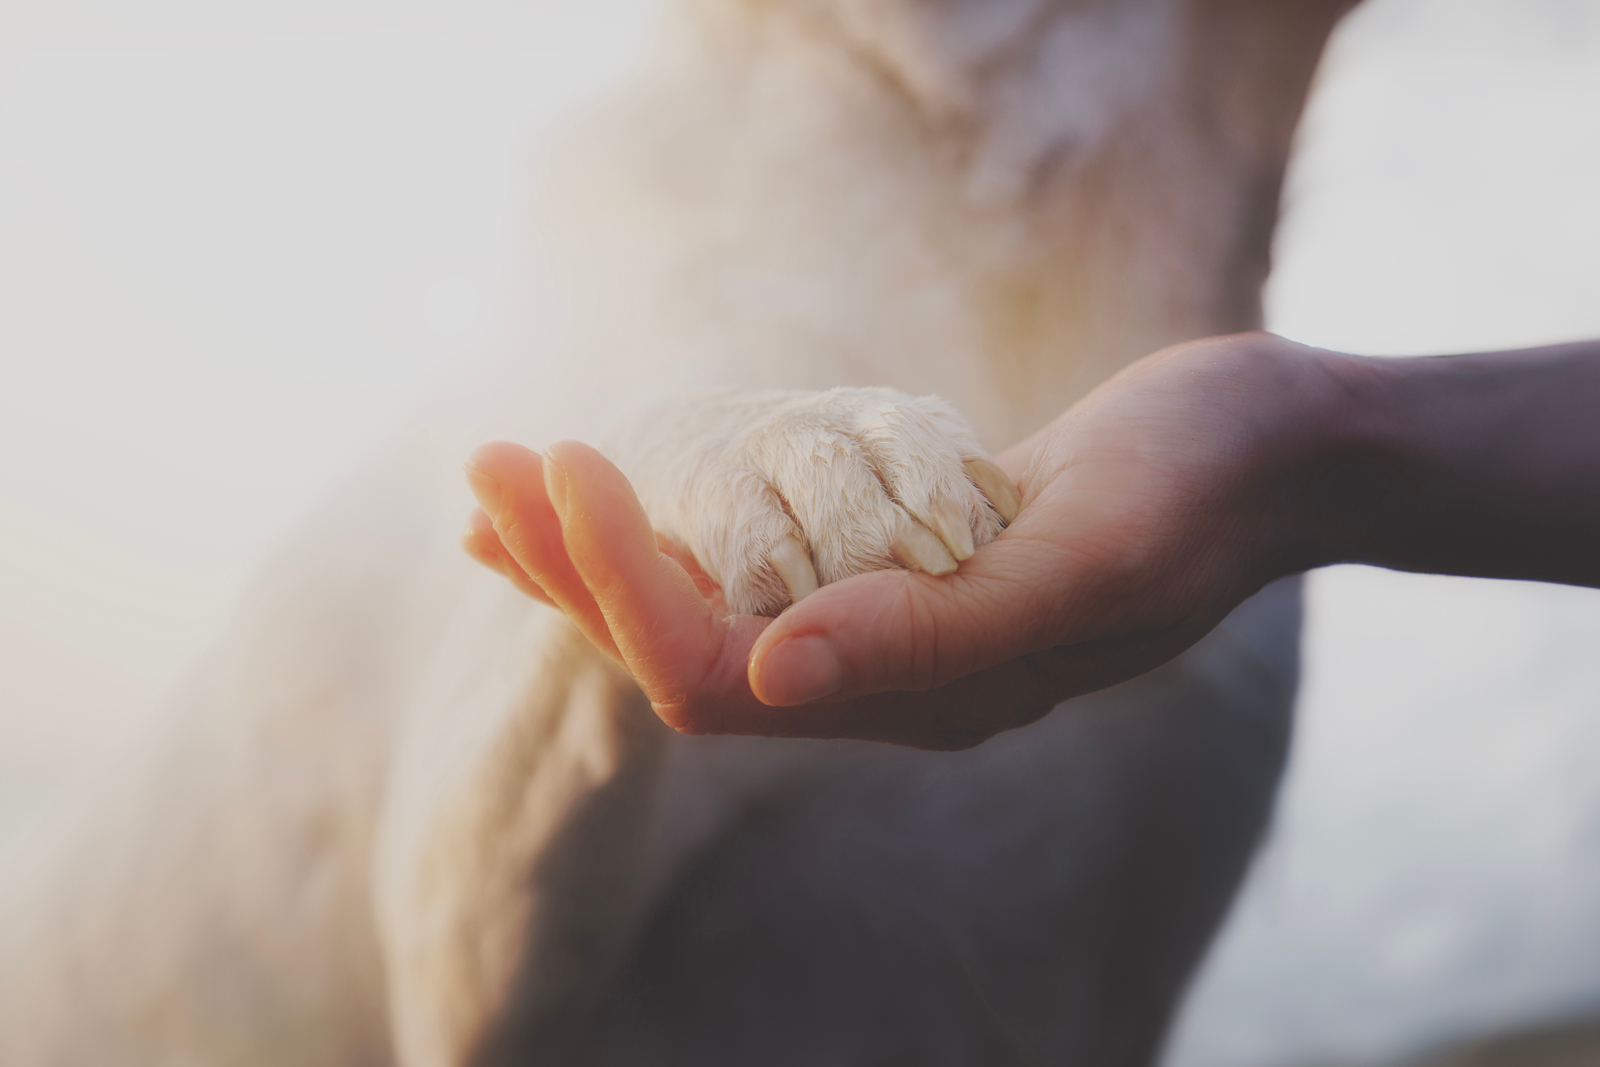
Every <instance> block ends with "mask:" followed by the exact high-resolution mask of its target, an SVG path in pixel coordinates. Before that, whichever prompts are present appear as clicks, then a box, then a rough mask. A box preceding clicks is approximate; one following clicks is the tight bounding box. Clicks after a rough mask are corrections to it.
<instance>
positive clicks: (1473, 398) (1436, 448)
mask: <svg viewBox="0 0 1600 1067" xmlns="http://www.w3.org/2000/svg"><path fill="white" fill-rule="evenodd" d="M1328 368H1329V378H1330V382H1331V383H1332V388H1331V389H1330V390H1329V391H1328V394H1327V395H1328V397H1329V400H1328V401H1327V406H1326V408H1325V410H1324V411H1323V412H1321V413H1320V414H1318V415H1317V416H1316V417H1314V418H1312V419H1310V420H1308V422H1307V425H1309V426H1311V427H1313V430H1312V433H1313V435H1314V437H1315V438H1317V443H1315V444H1313V445H1312V446H1310V447H1309V448H1306V449H1303V450H1302V453H1303V455H1304V459H1303V461H1302V462H1301V464H1300V469H1299V470H1298V471H1297V472H1296V480H1297V482H1298V485H1299V486H1300V489H1299V490H1298V491H1293V492H1289V493H1287V494H1286V499H1287V500H1288V501H1289V502H1290V505H1291V507H1290V511H1291V512H1292V513H1293V515H1292V518H1291V519H1290V521H1289V522H1288V523H1287V527H1288V528H1289V529H1290V530H1291V531H1292V533H1291V535H1290V541H1291V543H1292V545H1293V548H1292V549H1291V551H1290V552H1289V553H1288V554H1289V555H1290V556H1294V555H1299V556H1301V557H1303V562H1304V563H1306V564H1308V565H1316V564H1319V563H1332V562H1344V561H1348V562H1361V563H1373V564H1377V565H1380V566H1385V567H1393V568H1397V569H1401V570H1412V571H1427V572H1437V573H1447V574H1463V575H1476V576H1482V577H1500V578H1524V579H1532V580H1538V581H1550V582H1563V583H1568V584H1574V585H1594V586H1600V343H1596V342H1589V343H1583V344H1572V345H1561V346H1555V347H1550V348H1539V349H1526V350H1521V351H1511V352H1495V353H1485V354H1478V355H1466V356H1441V357H1433V358H1425V359H1363V358H1359V357H1349V356H1330V357H1329V364H1328Z"/></svg>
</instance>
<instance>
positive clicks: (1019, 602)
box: [465, 334, 1332, 748]
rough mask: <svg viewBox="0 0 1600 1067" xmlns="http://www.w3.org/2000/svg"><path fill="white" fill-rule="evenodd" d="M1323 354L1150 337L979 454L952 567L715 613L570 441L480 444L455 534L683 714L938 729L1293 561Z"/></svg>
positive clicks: (1056, 687)
mask: <svg viewBox="0 0 1600 1067" xmlns="http://www.w3.org/2000/svg"><path fill="white" fill-rule="evenodd" d="M1328 355H1329V354H1326V353H1320V352H1317V351H1315V350H1311V349H1306V348H1302V347H1301V346H1298V345H1293V344H1291V343H1289V342H1287V341H1283V340H1282V339H1279V338H1276V337H1272V336H1270V335H1265V334H1248V335H1241V336H1238V337H1231V338H1217V339H1212V340H1208V341H1203V342H1194V343H1191V344H1188V345H1182V346H1178V347H1177V348H1174V349H1169V350H1167V351H1165V352H1161V353H1157V354H1156V355H1154V356H1151V357H1148V358H1146V359H1144V360H1142V361H1140V362H1139V363H1136V364H1134V365H1133V366H1131V367H1129V368H1128V369H1127V370H1125V371H1123V372H1122V373H1121V374H1119V375H1117V376H1116V377H1115V378H1113V379H1111V380H1110V381H1108V382H1106V383H1105V384H1104V385H1102V386H1101V387H1100V388H1099V389H1097V390H1096V391H1095V392H1094V393H1092V394H1090V395H1089V396H1088V397H1086V398H1085V399H1084V400H1083V401H1081V402H1080V403H1079V404H1077V405H1076V406H1075V407H1073V408H1072V409H1071V410H1070V411H1068V412H1067V413H1066V414H1065V415H1063V416H1062V417H1061V418H1059V419H1057V420H1056V421H1055V422H1054V423H1052V424H1051V425H1049V426H1047V427H1046V428H1045V429H1043V430H1041V431H1040V432H1039V433H1037V434H1035V435H1034V436H1033V437H1032V438H1030V439H1028V440H1027V441H1024V442H1022V443H1021V444H1019V445H1017V446H1016V447H1015V448H1012V449H1011V450H1009V451H1008V452H1007V453H1005V454H1004V455H1003V456H1001V457H1000V463H1001V465H1002V466H1003V467H1005V468H1006V469H1007V470H1008V471H1009V472H1010V473H1011V474H1012V475H1013V476H1014V477H1017V478H1018V481H1019V483H1020V485H1021V488H1022V492H1023V505H1022V510H1021V513H1020V514H1019V515H1018V516H1017V519H1016V521H1015V522H1013V523H1012V524H1011V525H1010V526H1009V527H1007V529H1006V530H1005V531H1003V532H1002V533H1001V535H1000V536H999V537H998V538H996V539H995V540H994V541H993V542H991V543H990V544H988V545H986V546H984V547H982V548H981V549H979V550H978V552H977V553H976V554H975V555H974V556H973V557H972V558H971V559H969V560H967V561H966V562H965V563H963V564H962V565H961V567H960V569H959V570H958V571H957V572H956V573H955V574H952V575H948V576H945V577H940V578H935V577H930V576H929V575H926V574H922V573H918V572H913V571H906V570H885V571H877V572H874V573H871V574H864V575H860V576H857V577H854V578H850V579H847V580H845V581H841V582H837V583H835V584H832V585H828V586H824V587H823V588H822V589H820V590H818V591H817V592H815V593H813V594H812V595H811V596H809V597H807V598H806V599H805V600H803V601H801V602H800V603H798V604H795V605H794V606H792V607H790V608H789V609H788V610H786V611H785V612H784V613H783V614H782V615H780V616H778V617H777V618H776V619H767V618H761V617H755V616H733V617H728V616H727V615H726V612H725V609H724V607H723V605H722V604H721V603H720V602H719V599H718V596H717V590H716V588H715V586H714V585H713V584H712V583H711V582H710V581H709V579H708V578H707V577H706V576H705V574H704V573H703V572H701V571H700V569H699V568H698V566H696V564H695V562H694V560H693V558H692V557H690V556H688V555H687V554H686V553H684V552H682V551H681V550H678V549H676V548H675V547H674V546H672V545H670V544H667V543H665V542H660V541H658V539H657V538H656V536H655V534H654V533H653V531H652V530H651V528H650V524H649V522H648V521H647V520H646V518H645V515H644V511H643V509H642V508H641V507H640V505H639V502H638V500H637V498H636V497H635V496H634V494H633V491H632V489H631V488H630V486H629V485H628V482H627V480H626V479H625V478H624V477H623V475H622V473H621V472H620V471H618V470H617V469H616V467H614V466H612V465H611V464H610V463H609V462H608V461H607V460H606V459H605V458H604V457H603V456H601V455H600V454H599V453H598V452H596V451H595V450H594V449H592V448H589V447H588V446H586V445H582V444H578V443H576V442H563V443H561V444H558V445H555V446H552V447H551V448H550V449H549V450H548V451H547V453H546V454H545V455H544V456H540V455H538V454H536V453H534V452H531V451H528V450H527V449H524V448H521V447H520V446H517V445H511V444H504V443H496V444H490V445H485V446H484V447H482V448H480V449H479V450H478V451H477V452H476V453H474V455H473V457H472V460H471V462H470V463H469V464H468V467H467V472H468V477H469V479H470V481H471V483H472V487H473V490H474V492H475V493H476V495H477V497H478V500H479V502H480V504H481V505H482V510H481V511H479V512H476V513H474V515H473V517H472V519H471V520H469V524H468V527H467V531H466V534H465V545H466V547H467V549H468V551H469V552H471V553H472V555H473V556H474V557H476V558H477V559H478V560H480V561H481V562H483V563H485V564H486V565H488V566H490V567H492V568H494V569H496V570H498V571H500V572H501V573H502V574H504V575H505V576H506V577H507V578H508V579H509V580H510V581H512V582H513V583H514V584H515V585H516V586H517V587H518V588H519V589H521V590H522V591H523V592H525V593H527V594H528V595H530V596H532V597H535V598H536V599H539V600H542V601H544V602H546V603H549V604H553V605H554V606H556V607H558V608H560V609H561V610H562V611H563V612H565V613H566V614H567V616H568V617H569V618H571V619H572V621H573V622H574V623H575V624H576V625H577V626H578V627H579V628H580V629H581V630H582V631H583V632H584V633H585V634H586V635H587V636H588V638H589V640H590V641H592V642H593V643H594V644H595V646H596V647H598V648H599V649H601V650H602V651H604V652H605V653H606V654H608V655H610V656H612V657H613V658H614V659H615V660H616V661H617V662H618V663H619V664H621V665H622V666H623V667H624V668H625V669H626V670H627V671H628V672H629V673H630V674H631V675H632V676H633V677H634V678H635V680H636V681H637V682H638V684H639V685H640V687H641V688H642V689H643V690H644V692H645V694H646V695H647V696H648V697H649V699H650V701H651V703H652V705H653V706H654V707H655V709H656V711H657V713H658V714H659V715H660V716H661V718H662V719H663V720H664V721H665V722H666V723H668V724H669V725H671V726H672V727H674V728H675V729H678V730H681V731H684V732H690V733H741V734H759V735H769V736H791V737H851V738H863V739H872V740H880V741H890V742H895V743H900V744H908V745H914V746H918V747H925V748H961V747H967V746H970V745H974V744H977V743H979V742H981V741H983V740H984V739H986V738H988V737H990V736H993V735H994V734H996V733H999V732H1000V731H1002V730H1006V729H1010V728H1012V727H1016V726H1021V725H1023V724H1025V723H1028V722H1031V721H1033V720H1034V719H1036V718H1038V717H1039V716H1041V715H1043V714H1044V713H1045V712H1047V711H1048V710H1050V708H1052V707H1053V706H1055V705H1056V704H1057V703H1059V702H1060V701H1062V700H1065V699H1067V698H1069V697H1072V696H1076V695H1079V694H1082V693H1086V692H1090V691H1092V690H1095V689H1100V688H1103V687H1105V686H1108V685H1112V684H1115V683H1116V682H1120V681H1123V680H1125V679H1128V678H1131V677H1133V676H1135V675H1137V674H1141V673H1143V672H1145V671H1147V670H1150V669H1152V668H1154V667H1156V666H1158V665H1160V664H1161V663H1163V662H1165V661H1167V660H1168V659H1170V658H1172V657H1174V656H1176V655H1177V654H1179V653H1180V652H1182V651H1183V650H1184V649H1186V648H1187V647H1189V646H1190V645H1191V644H1193V643H1194V642H1195V641H1197V640H1198V639H1199V638H1200V637H1201V636H1203V635H1204V634H1205V633H1206V632H1207V631H1209V630H1210V629H1211V628H1212V627H1213V626H1215V625H1216V624H1217V623H1218V622H1219V621H1221V620H1222V618H1223V617H1224V616H1226V615H1227V614H1228V612H1229V611H1231V610H1232V609H1233V608H1234V607H1235V606H1237V605H1238V604H1239V603H1240V602H1241V601H1243V600H1244V599H1245V598H1246V597H1248V596H1249V595H1251V594H1252V593H1254V592H1255V591H1256V590H1257V589H1259V588H1260V587H1261V586H1262V585H1264V584H1265V583H1266V582H1268V581H1270V580H1272V579H1273V578H1275V577H1277V576H1279V575H1280V574H1282V573H1288V572H1289V571H1290V570H1292V569H1297V566H1298V565H1299V564H1297V562H1296V560H1295V557H1294V553H1293V552H1292V551H1291V550H1290V549H1289V548H1288V547H1287V546H1286V538H1285V532H1284V523H1283V522H1282V521H1281V519H1280V516H1279V515H1278V513H1277V512H1278V509H1279V506H1280V503H1281V500H1282V499H1283V496H1284V492H1285V485H1286V483H1288V482H1292V476H1293V471H1294V467H1295V464H1296V463H1298V462H1300V460H1301V458H1302V453H1303V452H1304V448H1303V447H1302V446H1301V442H1303V441H1305V440H1309V439H1312V438H1314V436H1315V434H1314V433H1313V432H1311V431H1312V430H1313V427H1312V425H1311V423H1314V422H1315V420H1316V418H1317V415H1316V413H1317V412H1319V411H1320V410H1322V398H1323V397H1324V396H1325V394H1326V393H1327V392H1328V390H1329V386H1330V383H1331V381H1332V377H1331V376H1330V374H1329V373H1328V369H1327V367H1326V366H1325V365H1324V363H1325V357H1327V356H1328Z"/></svg>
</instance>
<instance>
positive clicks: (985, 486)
mask: <svg viewBox="0 0 1600 1067" xmlns="http://www.w3.org/2000/svg"><path fill="white" fill-rule="evenodd" d="M963 466H965V467H966V468H967V477H968V478H971V479H972V484H974V485H976V486H977V487H978V488H979V489H981V490H982V491H983V495H984V496H986V497H988V498H989V503H990V504H993V505H994V510H995V511H996V512H998V513H999V515H1000V517H1001V518H1002V519H1004V520H1005V522H1006V525H1007V526H1009V525H1011V523H1012V522H1013V521H1014V520H1015V519H1016V517H1017V512H1019V511H1021V510H1022V494H1021V493H1019V492H1017V487H1016V484H1015V483H1014V482H1012V480H1011V476H1010V475H1008V474H1006V472H1005V471H1003V470H1001V469H1000V468H999V467H998V466H997V465H995V464H994V463H992V462H990V461H989V460H986V459H969V460H967V461H966V462H965V463H964V464H963Z"/></svg>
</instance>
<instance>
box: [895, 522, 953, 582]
mask: <svg viewBox="0 0 1600 1067" xmlns="http://www.w3.org/2000/svg"><path fill="white" fill-rule="evenodd" d="M889 551H891V552H893V553H894V556H895V558H896V559H898V560H899V561H900V562H901V563H904V564H905V565H906V566H907V567H910V568H911V569H912V570H915V571H926V572H927V573H928V574H932V575H940V574H949V573H951V572H952V571H954V570H955V569H956V561H955V559H954V558H953V557H952V556H951V555H950V553H949V552H948V551H947V550H946V549H945V547H944V543H943V542H942V541H940V540H939V539H938V538H937V537H935V536H933V534H931V533H929V532H928V528H927V527H925V526H923V525H922V524H921V523H919V522H916V521H915V520H908V521H907V522H906V523H904V524H903V525H902V526H901V527H900V536H899V537H898V538H896V539H895V542H894V544H893V545H892V546H890V549H889Z"/></svg>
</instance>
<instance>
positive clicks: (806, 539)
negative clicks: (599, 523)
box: [630, 389, 1020, 615]
mask: <svg viewBox="0 0 1600 1067" xmlns="http://www.w3.org/2000/svg"><path fill="white" fill-rule="evenodd" d="M702 404H703V405H704V406H702ZM688 408H689V410H687V411H685V410H682V409H680V410H679V412H677V413H675V415H676V417H672V418H669V419H667V420H666V421H667V422H668V423H670V424H671V425H669V426H665V427H657V428H656V431H657V432H656V434H652V436H655V440H656V446H657V448H658V449H659V448H661V447H662V445H663V444H664V442H663V441H662V439H661V437H660V436H659V434H660V433H661V432H662V431H663V430H665V433H666V437H667V438H668V439H674V438H681V437H690V438H692V439H693V440H692V441H689V442H683V441H679V440H674V441H673V444H675V445H678V444H688V445H689V446H690V447H687V448H684V449H683V450H682V451H681V452H680V453H679V455H680V456H682V457H683V459H682V461H680V462H677V463H669V462H668V461H667V460H665V459H663V458H661V457H660V453H659V452H658V454H657V459H656V460H655V461H654V462H651V461H650V460H648V459H646V460H645V461H644V462H643V464H642V466H644V467H645V468H648V469H650V474H651V476H650V477H647V478H646V479H645V480H644V484H641V483H640V481H638V480H636V481H635V486H636V488H639V489H640V490H641V492H640V496H641V498H642V499H644V502H645V507H646V511H647V513H648V514H649V515H650V517H651V521H652V522H653V523H655V525H656V527H657V529H658V530H661V531H662V532H663V533H665V534H667V535H668V536H670V537H673V538H674V539H676V540H679V541H681V542H682V543H683V544H684V545H685V546H686V547H688V548H689V550H690V551H691V552H693V554H694V556H695V558H696V559H697V560H698V561H699V563H700V565H701V566H702V567H703V568H704V569H705V571H706V573H707V574H708V575H709V576H710V578H711V579H712V580H713V581H715V582H717V583H718V585H720V586H721V588H722V591H723V595H724V597H725V598H726V600H727V603H728V608H729V610H730V611H732V612H735V613H738V614H759V615H775V614H777V613H778V612H780V611H782V610H783V609H784V608H785V607H787V606H788V605H789V604H791V603H793V602H795V601H797V600H799V599H801V598H802V597H804V596H806V595H807V594H809V593H811V592H812V591H814V590H815V589H816V588H817V587H818V586H821V585H827V584H828V583H830V582H837V581H839V580H840V579H843V578H848V577H850V576H852V575H856V574H862V573H865V572H867V571H874V570H881V569H883V568H886V567H895V566H900V567H907V568H910V569H912V570H921V571H926V572H927V573H929V574H948V573H950V572H951V571H953V570H955V569H956V566H957V565H958V564H959V563H960V562H961V561H962V560H964V559H967V558H968V557H970V556H971V555H972V553H973V551H974V549H975V548H977V547H978V546H981V545H983V544H986V543H988V542H989V541H990V540H992V539H993V538H994V536H995V535H996V534H997V533H999V532H1000V530H1001V529H1002V528H1003V527H1004V526H1005V524H1006V523H1007V522H1009V521H1011V519H1013V518H1014V517H1015V516H1016V513H1017V508H1018V505H1019V502H1020V498H1019V495H1018V493H1017V489H1016V486H1015V485H1014V484H1013V483H1012V481H1011V479H1010V478H1009V477H1007V476H1006V474H1005V473H1004V472H1003V471H1002V470H1001V469H1000V468H999V467H998V466H996V465H995V464H994V463H993V462H992V461H991V460H990V459H989V458H988V457H987V456H986V455H985V454H984V452H983V449H982V448H981V447H980V446H979V445H978V442H977V438H976V437H975V436H974V435H973V433H972V431H971V429H970V428H968V426H967V425H966V423H965V422H964V421H963V420H962V419H961V417H960V416H958V415H957V414H956V413H955V411H954V410H952V409H951V407H950V406H949V405H948V404H946V403H945V402H944V401H942V400H940V399H939V398H938V397H932V396H924V397H910V396H907V395H906V394H904V393H900V392H897V391H895V390H892V389H834V390H831V391H829V392H826V393H808V394H798V393H738V394H718V395H716V396H713V397H707V398H703V399H702V400H697V401H691V402H690V404H689V405H688ZM630 436H635V437H636V439H637V436H638V435H630Z"/></svg>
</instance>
